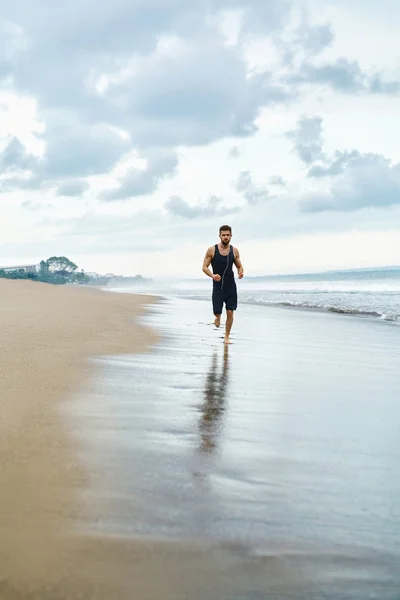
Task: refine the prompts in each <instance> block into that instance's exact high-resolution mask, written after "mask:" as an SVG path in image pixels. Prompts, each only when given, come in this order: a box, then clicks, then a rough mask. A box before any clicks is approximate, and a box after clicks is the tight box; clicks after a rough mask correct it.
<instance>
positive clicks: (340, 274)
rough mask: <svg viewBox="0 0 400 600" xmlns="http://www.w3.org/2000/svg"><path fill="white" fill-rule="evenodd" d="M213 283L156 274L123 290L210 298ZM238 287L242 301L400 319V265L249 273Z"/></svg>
mask: <svg viewBox="0 0 400 600" xmlns="http://www.w3.org/2000/svg"><path fill="white" fill-rule="evenodd" d="M211 286H212V284H211V281H210V279H209V278H208V277H206V276H204V277H202V278H198V279H197V278H196V279H186V280H176V281H174V280H163V279H159V280H157V279H155V280H154V281H153V282H152V283H151V284H147V285H146V286H145V287H143V286H140V287H139V286H133V287H132V288H130V289H128V288H126V289H123V288H119V289H118V291H136V292H139V293H141V292H144V293H148V292H150V293H154V294H160V295H163V296H166V297H180V298H188V299H193V300H207V301H210V297H211ZM237 286H238V294H239V303H244V304H257V305H265V306H269V305H280V306H287V307H294V308H299V309H309V310H323V311H329V312H337V313H343V314H352V315H359V316H363V317H371V318H378V319H383V320H386V321H391V322H393V323H397V324H398V323H400V267H393V268H381V269H360V270H353V271H331V272H325V273H311V274H304V275H281V276H279V275H274V276H265V277H244V278H243V279H242V280H240V281H239V280H237Z"/></svg>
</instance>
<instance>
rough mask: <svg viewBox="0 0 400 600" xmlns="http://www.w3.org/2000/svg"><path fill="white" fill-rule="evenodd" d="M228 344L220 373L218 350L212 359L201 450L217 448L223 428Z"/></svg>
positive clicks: (208, 378) (203, 415) (207, 450)
mask: <svg viewBox="0 0 400 600" xmlns="http://www.w3.org/2000/svg"><path fill="white" fill-rule="evenodd" d="M228 366H229V365H228V346H225V348H224V358H223V363H222V370H221V372H220V373H218V361H217V352H216V351H215V352H214V354H213V357H212V361H211V367H210V371H209V372H208V374H207V377H206V384H205V389H204V403H203V404H202V406H201V419H200V426H199V427H200V437H201V450H202V451H203V452H212V451H213V450H214V449H215V446H216V443H217V438H218V436H219V433H220V429H221V417H222V415H223V413H224V410H225V397H226V391H227V384H228Z"/></svg>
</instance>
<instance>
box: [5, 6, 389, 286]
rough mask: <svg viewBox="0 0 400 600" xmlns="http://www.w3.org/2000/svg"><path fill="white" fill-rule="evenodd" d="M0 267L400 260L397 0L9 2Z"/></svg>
mask: <svg viewBox="0 0 400 600" xmlns="http://www.w3.org/2000/svg"><path fill="white" fill-rule="evenodd" d="M0 9H1V10H0V166H1V169H0V203H1V220H0V264H1V266H5V265H18V264H24V263H39V262H40V261H41V260H42V259H47V258H49V257H50V256H54V255H55V256H67V257H68V258H69V259H70V260H72V261H74V262H75V263H76V264H77V265H78V266H79V267H80V268H83V269H84V270H85V271H96V272H99V273H110V272H111V273H115V274H121V275H135V274H141V275H142V276H145V277H153V278H154V277H155V278H157V277H163V278H165V277H167V278H168V277H171V278H175V277H185V278H187V277H193V278H198V277H199V276H202V273H201V267H202V261H203V257H204V255H205V252H206V250H207V248H208V247H209V246H211V245H213V244H215V243H216V242H218V231H219V227H220V226H221V225H223V224H228V225H230V226H231V227H232V231H233V238H232V244H233V245H234V246H235V247H237V248H238V250H239V252H240V255H241V259H242V263H243V266H244V270H245V275H253V276H254V275H268V274H277V273H299V272H312V271H321V270H328V269H347V268H357V267H367V266H384V265H397V264H400V259H399V248H400V144H399V142H398V138H399V131H400V113H399V110H398V106H399V100H400V46H399V44H398V43H397V40H398V25H399V23H400V4H399V3H398V2H395V0H383V1H381V2H380V3H376V2H373V1H372V0H353V1H352V2H351V3H349V2H345V0H319V1H318V3H317V2H316V1H312V0H295V1H293V2H290V1H286V0H113V2H110V1H109V0H96V1H95V0H70V2H68V3H59V2H50V1H49V0H36V1H35V3H30V2H28V1H27V0H14V1H13V2H12V3H10V2H5V0H0Z"/></svg>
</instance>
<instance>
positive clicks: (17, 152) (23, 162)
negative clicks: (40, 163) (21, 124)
mask: <svg viewBox="0 0 400 600" xmlns="http://www.w3.org/2000/svg"><path fill="white" fill-rule="evenodd" d="M36 163H37V161H36V159H35V157H34V156H33V155H31V154H28V152H27V150H26V148H25V146H24V145H23V144H22V143H21V142H20V140H19V139H18V138H16V137H11V138H9V139H8V141H7V143H6V146H5V147H4V149H3V150H2V152H1V153H0V168H1V173H2V174H3V173H9V172H13V171H19V170H22V171H24V170H27V169H31V168H32V167H34V166H35V165H36Z"/></svg>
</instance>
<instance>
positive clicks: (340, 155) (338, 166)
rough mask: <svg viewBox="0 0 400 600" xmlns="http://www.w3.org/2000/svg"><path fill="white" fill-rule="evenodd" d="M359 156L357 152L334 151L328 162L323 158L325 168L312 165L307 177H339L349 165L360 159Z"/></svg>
mask: <svg viewBox="0 0 400 600" xmlns="http://www.w3.org/2000/svg"><path fill="white" fill-rule="evenodd" d="M361 156H362V155H361V154H360V152H359V151H358V150H351V151H350V152H348V151H344V152H342V151H340V150H336V151H335V153H334V155H333V158H332V159H330V160H329V159H328V158H327V157H324V160H325V164H326V166H325V165H321V164H319V165H313V166H312V167H311V168H310V169H309V171H308V173H307V176H308V177H315V178H318V177H329V176H335V175H340V173H343V171H344V169H345V168H346V167H347V165H348V164H349V163H353V162H354V161H356V160H357V159H359V158H361Z"/></svg>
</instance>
